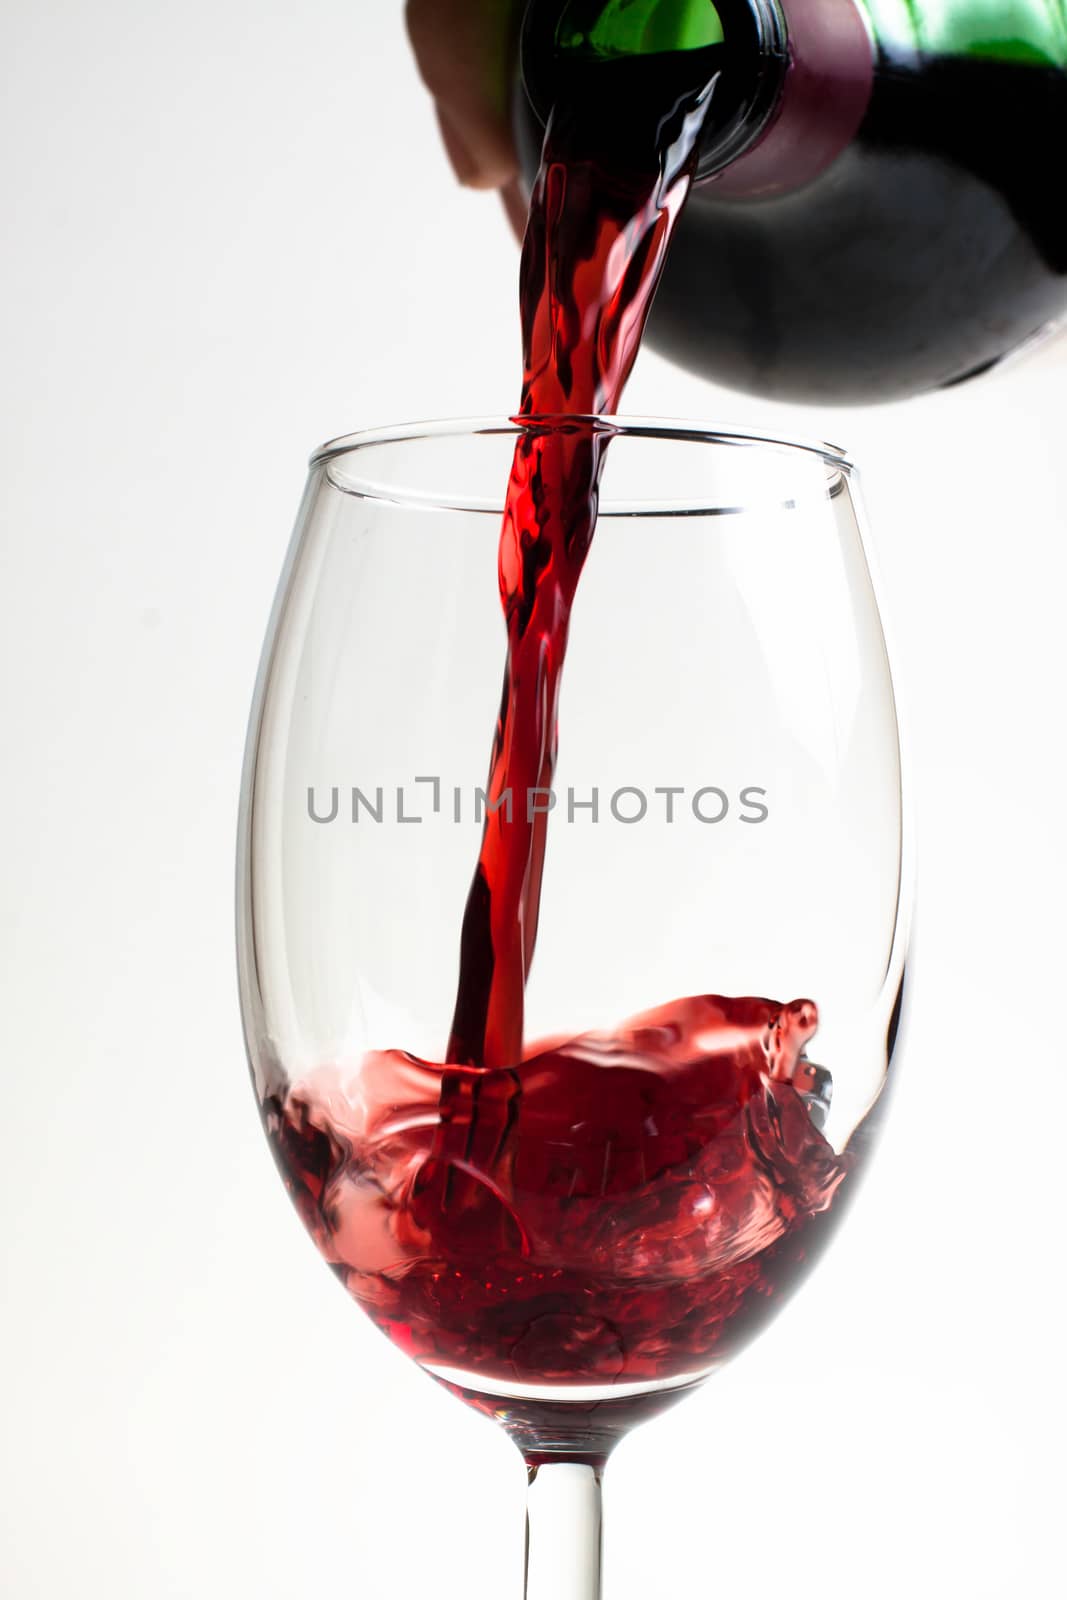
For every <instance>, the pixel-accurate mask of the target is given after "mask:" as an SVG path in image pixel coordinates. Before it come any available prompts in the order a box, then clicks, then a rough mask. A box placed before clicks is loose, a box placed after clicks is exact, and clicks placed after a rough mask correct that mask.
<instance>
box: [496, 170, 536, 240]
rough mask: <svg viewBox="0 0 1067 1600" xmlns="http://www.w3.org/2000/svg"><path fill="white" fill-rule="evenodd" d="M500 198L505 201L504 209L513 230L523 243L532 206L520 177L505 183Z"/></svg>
mask: <svg viewBox="0 0 1067 1600" xmlns="http://www.w3.org/2000/svg"><path fill="white" fill-rule="evenodd" d="M500 198H501V200H502V201H503V202H504V211H505V214H506V215H507V219H508V221H509V222H510V223H511V231H512V233H513V234H514V235H515V237H516V239H517V240H518V241H519V243H520V244H521V243H522V241H523V236H524V235H525V233H526V219H527V217H528V216H529V213H530V208H529V206H528V205H527V203H526V196H525V195H524V194H523V192H522V184H521V183H520V182H519V180H518V178H512V180H511V182H510V183H505V185H504V187H503V188H502V189H501V191H500Z"/></svg>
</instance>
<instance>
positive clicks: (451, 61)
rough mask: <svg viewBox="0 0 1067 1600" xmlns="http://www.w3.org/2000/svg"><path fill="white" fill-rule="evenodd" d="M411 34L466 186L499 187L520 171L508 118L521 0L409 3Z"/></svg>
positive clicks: (421, 0)
mask: <svg viewBox="0 0 1067 1600" xmlns="http://www.w3.org/2000/svg"><path fill="white" fill-rule="evenodd" d="M406 16H407V26H408V33H409V35H410V38H411V44H412V48H413V49H414V51H415V60H416V62H417V63H418V68H419V72H420V74H421V76H422V80H423V82H424V83H425V84H426V87H427V88H428V89H429V91H430V93H431V94H432V95H433V97H434V99H435V100H436V102H437V109H438V116H439V120H440V122H441V132H442V136H443V138H444V141H445V149H446V151H447V153H448V156H449V159H450V161H451V162H452V165H453V167H454V169H455V172H456V176H457V177H458V178H459V181H460V182H461V183H466V184H470V185H471V186H472V187H474V188H477V189H499V188H501V187H502V186H503V185H504V184H505V183H507V182H509V180H510V179H512V178H513V177H514V176H515V174H516V172H517V170H518V161H517V158H516V154H515V142H514V139H513V137H512V132H511V125H510V121H509V117H508V104H509V99H510V76H511V71H512V61H513V50H514V44H515V29H516V22H517V6H516V5H515V4H514V3H513V0H407V7H406Z"/></svg>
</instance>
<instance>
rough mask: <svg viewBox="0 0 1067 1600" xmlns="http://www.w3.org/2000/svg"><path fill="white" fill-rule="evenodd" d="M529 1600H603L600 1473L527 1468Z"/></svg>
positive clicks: (584, 1466) (571, 1467)
mask: <svg viewBox="0 0 1067 1600" xmlns="http://www.w3.org/2000/svg"><path fill="white" fill-rule="evenodd" d="M527 1470H528V1472H529V1475H530V1487H529V1491H528V1495H527V1501H526V1588H525V1590H524V1593H525V1596H526V1600H600V1556H601V1521H602V1519H601V1500H600V1480H601V1468H600V1466H599V1464H597V1465H594V1464H592V1463H589V1462H582V1461H549V1462H541V1463H540V1464H539V1465H537V1466H535V1465H533V1463H531V1462H527Z"/></svg>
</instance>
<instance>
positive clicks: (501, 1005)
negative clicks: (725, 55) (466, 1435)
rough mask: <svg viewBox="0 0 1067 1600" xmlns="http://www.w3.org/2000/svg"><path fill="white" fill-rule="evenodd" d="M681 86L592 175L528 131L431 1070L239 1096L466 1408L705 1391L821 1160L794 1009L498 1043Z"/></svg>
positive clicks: (576, 119)
mask: <svg viewBox="0 0 1067 1600" xmlns="http://www.w3.org/2000/svg"><path fill="white" fill-rule="evenodd" d="M707 66H708V61H707V59H705V58H704V57H703V55H702V53H698V55H697V56H694V57H693V58H690V59H686V60H685V61H683V62H680V63H676V64H675V67H676V68H677V75H676V76H675V77H674V78H673V79H672V78H671V76H670V73H671V72H672V71H675V67H671V66H670V64H668V65H667V66H665V67H664V76H663V78H662V81H661V93H660V95H659V97H658V99H657V110H656V114H655V115H654V116H653V115H651V114H649V113H648V111H647V108H646V111H645V112H644V113H639V112H638V111H637V110H635V111H634V113H633V114H632V115H630V116H628V117H627V118H626V123H625V129H626V132H625V139H624V140H623V141H622V143H621V145H620V144H619V143H616V144H615V145H614V146H613V159H612V162H611V164H610V165H605V163H604V160H603V154H602V146H603V125H602V124H603V120H604V114H605V108H604V106H603V105H601V104H599V103H597V102H596V100H595V98H594V99H593V100H589V99H585V100H582V101H580V102H579V103H577V104H572V105H570V106H569V108H564V109H562V110H561V111H560V112H559V113H558V114H557V115H556V116H555V117H554V118H553V120H552V122H551V124H550V127H549V132H548V137H547V140H546V145H545V152H544V158H543V161H542V165H541V170H540V174H539V176H538V180H537V184H536V187H535V190H534V197H533V202H532V206H531V214H530V222H529V228H528V232H527V236H526V243H525V247H524V252H523V262H522V296H521V298H522V326H523V352H524V364H525V374H524V384H523V394H522V407H521V415H522V418H523V419H524V421H526V422H527V424H528V425H527V426H526V427H524V428H523V431H522V433H521V435H520V437H519V441H518V444H517V447H516V450H515V456H514V462H513V466H512V470H511V477H510V482H509V485H508V495H507V509H506V512H505V516H504V525H503V532H502V537H501V543H500V563H499V568H500V591H501V598H502V602H503V607H504V613H505V617H506V621H507V639H508V654H507V665H506V672H505V678H504V689H503V695H502V700H501V709H500V716H499V720H498V724H497V728H496V736H495V739H494V742H493V749H492V759H491V765H490V777H489V782H488V785H487V792H488V795H489V809H488V813H487V818H486V823H485V831H484V837H483V840H482V846H481V851H480V854H479V857H478V863H477V868H476V872H475V876H474V881H473V885H472V888H471V891H470V897H469V900H468V904H467V908H466V913H465V917H464V922H463V928H462V938H461V948H460V971H459V983H458V991H457V998H456V1004H455V1012H454V1019H453V1024H452V1030H451V1038H450V1041H449V1044H448V1048H447V1051H445V1052H443V1054H444V1055H445V1062H444V1064H436V1063H431V1062H427V1061H421V1060H417V1059H415V1058H414V1057H413V1056H411V1055H408V1054H406V1053H404V1052H403V1051H401V1050H395V1049H393V1050H384V1051H381V1052H377V1053H372V1054H371V1055H369V1056H368V1057H367V1058H366V1059H365V1060H364V1061H363V1062H362V1063H361V1064H360V1066H359V1069H358V1071H357V1072H356V1073H355V1074H354V1075H352V1076H351V1078H350V1079H349V1078H347V1077H346V1076H345V1074H344V1073H342V1072H340V1071H339V1070H338V1069H336V1068H332V1067H330V1066H328V1065H324V1066H323V1067H322V1068H321V1069H320V1070H319V1071H318V1072H315V1073H312V1074H311V1075H310V1076H309V1077H307V1078H306V1079H304V1080H303V1081H301V1082H298V1083H295V1084H293V1085H292V1086H291V1088H290V1089H289V1091H288V1093H287V1095H286V1096H285V1098H284V1099H280V1098H278V1097H273V1098H271V1099H269V1100H268V1101H267V1103H266V1106H265V1115H266V1121H267V1128H268V1132H269V1134H270V1137H271V1140H272V1142H273V1145H274V1149H275V1151H276V1154H277V1157H278V1161H279V1164H280V1166H281V1168H282V1171H283V1173H284V1175H285V1177H286V1180H287V1182H288V1184H289V1187H290V1190H291V1192H292V1194H293V1196H294V1199H295V1201H296V1203H297V1205H298V1206H299V1208H300V1211H301V1214H302V1216H303V1218H304V1221H305V1223H306V1224H307V1226H308V1228H309V1230H310V1232H311V1233H312V1235H313V1236H314V1238H315V1239H316V1241H317V1243H318V1245H319V1248H320V1249H321V1251H322V1253H323V1255H324V1256H325V1257H326V1259H327V1260H328V1261H329V1262H331V1264H332V1265H333V1266H334V1267H335V1268H336V1270H337V1271H338V1273H339V1274H340V1276H341V1277H342V1279H343V1281H344V1282H345V1284H346V1286H347V1287H348V1289H349V1290H350V1291H351V1293H352V1294H353V1295H354V1296H355V1298H356V1299H357V1300H358V1301H359V1302H360V1304H361V1305H363V1306H364V1307H365V1308H366V1310H367V1311H368V1312H369V1313H370V1315H371V1316H372V1317H373V1318H374V1319H375V1321H376V1322H377V1323H378V1324H379V1325H380V1326H381V1327H382V1328H384V1329H385V1331H386V1332H387V1333H388V1334H389V1335H390V1336H391V1337H392V1338H393V1339H394V1340H395V1341H396V1342H397V1344H399V1345H400V1346H402V1347H403V1348H404V1349H405V1350H407V1351H409V1352H410V1353H411V1354H412V1355H413V1356H414V1357H416V1358H417V1359H418V1360H419V1361H421V1362H423V1363H425V1364H427V1365H428V1366H431V1367H433V1368H435V1369H445V1370H446V1372H447V1373H449V1374H452V1375H454V1378H455V1381H457V1382H458V1383H459V1386H460V1387H461V1388H464V1387H465V1386H466V1389H467V1390H468V1391H475V1392H476V1391H477V1386H478V1383H479V1381H481V1382H486V1383H491V1382H493V1381H496V1382H498V1383H502V1384H504V1385H507V1384H508V1383H512V1384H516V1383H517V1384H520V1385H521V1384H534V1385H574V1384H578V1383H583V1384H596V1385H617V1384H646V1385H651V1384H654V1383H657V1382H659V1381H660V1380H664V1379H678V1378H684V1377H685V1376H687V1375H695V1374H699V1373H701V1372H704V1371H706V1370H707V1369H708V1368H709V1366H710V1365H712V1364H713V1363H714V1362H716V1361H717V1360H719V1359H720V1358H722V1357H724V1356H725V1355H726V1354H728V1353H729V1352H730V1351H731V1350H732V1349H733V1348H735V1347H736V1345H737V1344H738V1342H739V1341H741V1340H743V1339H745V1338H747V1337H749V1336H750V1335H751V1333H752V1332H753V1331H754V1329H755V1328H756V1327H757V1326H759V1325H760V1323H761V1322H762V1321H763V1320H764V1319H765V1318H766V1317H767V1315H768V1314H769V1313H770V1312H771V1311H772V1309H773V1308H774V1307H775V1305H776V1303H777V1302H778V1300H779V1299H780V1296H781V1294H782V1293H783V1291H784V1290H785V1288H786V1287H787V1286H788V1284H789V1283H790V1282H791V1281H792V1279H793V1278H794V1277H795V1275H796V1273H797V1272H798V1270H800V1269H801V1268H802V1267H803V1266H804V1265H805V1264H806V1262H807V1261H809V1260H810V1257H811V1253H812V1250H813V1248H814V1246H815V1243H816V1240H817V1237H818V1235H819V1234H820V1232H821V1230H822V1228H823V1225H824V1223H825V1220H826V1218H827V1217H828V1214H829V1211H830V1207H831V1205H832V1204H833V1203H834V1201H835V1199H836V1197H837V1195H838V1193H839V1191H840V1189H841V1187H842V1184H843V1183H844V1180H845V1179H846V1177H847V1175H848V1173H849V1170H850V1158H845V1157H839V1156H838V1155H836V1154H835V1152H834V1150H833V1149H832V1148H831V1146H830V1145H829V1144H828V1143H827V1141H826V1140H825V1139H824V1138H823V1136H822V1134H821V1132H820V1131H819V1123H820V1114H821V1112H822V1111H823V1110H824V1109H825V1105H826V1102H827V1100H828V1095H829V1089H830V1084H829V1075H828V1074H827V1073H826V1072H824V1071H822V1070H821V1069H819V1068H818V1067H816V1066H814V1065H813V1064H812V1063H810V1062H809V1061H808V1060H807V1059H806V1057H805V1055H804V1047H805V1045H806V1044H807V1042H808V1040H809V1039H810V1038H811V1037H812V1035H813V1033H814V1031H815V1027H816V1022H817V1013H816V1008H815V1005H814V1004H813V1003H812V1002H811V1001H808V1000H799V1001H794V1002H793V1003H791V1004H788V1005H783V1004H781V1003H778V1002H776V1001H772V1000H767V999H723V998H718V997H715V996H712V995H704V996H700V997H697V998H692V999H683V1000H679V1001H675V1002H674V1003H672V1004H670V1005H667V1006H664V1007H662V1008H661V1009H660V1010H657V1011H653V1012H650V1013H648V1014H647V1015H645V1016H642V1017H639V1018H637V1019H636V1020H634V1021H631V1022H629V1023H626V1024H624V1025H623V1026H621V1027H617V1028H614V1029H612V1030H611V1031H607V1032H603V1033H586V1034H583V1035H581V1036H579V1037H575V1038H566V1037H564V1038H560V1039H554V1040H551V1041H545V1042H542V1043H540V1044H538V1045H534V1046H527V1045H526V1043H525V1041H524V1035H523V997H524V989H525V983H526V978H527V974H528V971H529V967H530V962H531V959H532V956H533V951H534V943H535V939H536V932H537V920H538V908H539V902H540V893H541V881H542V866H543V862H544V855H545V848H546V831H545V830H546V826H547V813H546V812H545V811H544V810H543V809H535V810H532V811H531V810H530V809H529V808H528V805H527V799H528V796H529V795H530V794H531V793H532V792H534V791H536V790H538V789H548V788H549V787H550V785H551V782H552V774H553V768H554V762H555V755H556V713H557V704H558V697H559V687H560V675H561V672H562V670H563V665H564V656H565V652H566V645H567V635H568V628H569V624H570V617H571V607H572V604H573V601H574V598H575V593H576V589H577V586H578V582H579V578H580V576H581V572H582V566H583V563H584V561H585V558H586V555H587V553H588V550H589V547H590V541H591V540H592V537H593V533H594V529H595V524H596V515H597V497H598V486H599V481H600V472H601V468H602V465H603V461H604V455H605V452H606V450H607V449H608V448H609V447H610V446H609V436H608V434H606V432H605V430H604V429H603V427H597V426H595V425H594V424H593V423H592V422H591V421H590V420H589V418H590V414H592V413H596V412H602V411H604V410H614V409H615V407H616V405H617V403H618V400H619V397H620V394H621V392H622V388H623V385H624V383H625V381H626V378H627V375H628V373H629V371H630V368H631V366H632V364H633V360H634V357H635V355H636V353H637V349H638V345H639V342H640V339H641V333H642V330H643V327H644V324H645V319H646V317H647V314H648V310H649V306H650V304H651V300H652V296H653V293H654V291H655V287H656V283H657V281H658V278H659V275H660V272H661V271H662V267H663V262H664V259H665V256H666V252H667V248H668V244H669V241H670V238H671V234H672V231H673V229H674V226H675V224H676V222H677V220H678V216H679V214H680V211H681V208H682V205H683V202H684V200H685V196H686V192H687V189H688V186H689V182H690V177H691V173H692V169H693V162H694V158H695V151H696V147H697V141H698V138H699V135H700V132H701V129H702V127H703V126H704V123H705V119H706V118H707V116H708V115H709V114H711V111H712V107H713V104H714V81H713V79H708V78H707V77H705V76H704V75H703V72H704V69H706V68H707ZM683 72H684V73H685V76H684V77H683V76H682V73H683ZM612 81H613V82H614V81H616V80H614V79H613V80H612ZM615 109H616V112H617V111H618V107H617V106H616V108H615ZM623 157H625V159H623ZM538 418H551V419H553V420H552V422H551V424H549V423H548V422H546V423H545V425H544V426H539V425H538V421H537V419H538ZM561 418H564V419H565V420H563V421H562V422H561V421H560V419H561ZM654 557H655V552H654V551H650V553H649V558H650V559H654ZM507 794H510V795H511V796H512V801H513V803H512V806H511V808H510V810H509V809H508V808H507V807H506V806H505V804H504V803H503V802H504V797H505V796H506V795H507ZM590 959H595V952H593V951H591V952H590ZM542 1420H543V1419H542ZM535 1431H536V1430H535ZM541 1432H542V1433H543V1429H542V1430H541Z"/></svg>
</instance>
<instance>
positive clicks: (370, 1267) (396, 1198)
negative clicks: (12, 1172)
mask: <svg viewBox="0 0 1067 1600" xmlns="http://www.w3.org/2000/svg"><path fill="white" fill-rule="evenodd" d="M816 1020H817V1018H816V1010H815V1007H814V1005H812V1004H811V1002H810V1001H806V1000H805V1001H796V1002H794V1003H793V1004H792V1005H789V1006H784V1007H781V1006H777V1005H775V1004H774V1003H772V1002H771V1001H767V1000H759V999H744V1000H727V999H722V998H719V997H716V996H711V995H705V996H702V997H701V998H699V999H693V1000H683V1001H679V1002H677V1003H676V1004H674V1005H670V1006H664V1007H662V1008H660V1009H659V1010H657V1011H653V1012H650V1013H648V1014H647V1015H645V1016H642V1017H638V1018H636V1019H634V1020H633V1021H631V1022H629V1023H627V1024H626V1025H625V1026H623V1027H621V1028H619V1029H617V1030H615V1031H614V1032H613V1033H610V1034H596V1033H590V1034H584V1035H581V1036H580V1037H578V1038H575V1039H570V1040H558V1041H553V1042H551V1043H546V1044H542V1045H539V1046H537V1047H535V1048H534V1049H532V1050H531V1051H530V1052H529V1054H528V1055H527V1056H526V1058H525V1059H524V1060H523V1061H522V1062H521V1063H519V1064H518V1065H517V1066H514V1067H512V1068H510V1069H498V1070H494V1071H483V1070H480V1069H477V1068H470V1067H459V1066H452V1067H441V1066H434V1065H432V1064H430V1063H428V1062H424V1061H418V1060H416V1059H415V1058H414V1057H413V1056H409V1055H405V1054H403V1053H402V1052H399V1051H386V1052H382V1053H380V1054H376V1055H371V1056H369V1057H368V1058H367V1059H366V1060H365V1062H363V1064H362V1065H361V1067H360V1069H359V1071H358V1073H356V1074H355V1075H354V1076H353V1077H352V1078H351V1079H350V1080H347V1081H346V1078H345V1076H344V1075H343V1074H342V1073H340V1072H338V1071H337V1070H336V1069H332V1068H323V1069H321V1070H320V1071H319V1072H317V1073H314V1074H312V1075H311V1076H310V1077H309V1078H308V1079H306V1080H305V1081H303V1082H301V1083H298V1084H295V1085H294V1086H293V1087H292V1089H291V1090H290V1091H289V1093H288V1095H287V1097H286V1099H285V1101H284V1103H280V1102H278V1101H277V1100H272V1101H270V1102H268V1104H267V1107H266V1117H267V1128H268V1132H269V1134H270V1136H271V1139H272V1141H273V1144H274V1148H275V1151H276V1153H277V1156H278V1160H279V1163H280V1165H281V1167H282V1170H283V1172H284V1173H285V1175H286V1178H287V1181H288V1183H289V1187H290V1191H291V1193H292V1195H293V1197H294V1199H295V1201H296V1204H297V1206H298V1208H299V1210H300V1213H301V1215H302V1217H303V1219H304V1222H305V1224H306V1225H307V1227H308V1230H309V1231H310V1233H311V1234H312V1237H313V1238H314V1239H315V1241H316V1243H317V1244H318V1246H319V1249H320V1250H321V1251H322V1254H323V1255H324V1257H325V1258H326V1260H327V1261H328V1262H330V1263H331V1264H332V1265H333V1267H334V1268H335V1270H336V1271H337V1273H338V1275H339V1276H340V1278H341V1279H342V1281H343V1282H344V1284H345V1285H346V1287H347V1288H348V1289H349V1291H350V1292H351V1293H352V1294H353V1295H354V1296H355V1298H356V1299H357V1300H358V1301H359V1303H360V1304H361V1305H362V1306H363V1307H364V1308H365V1309H366V1310H367V1311H368V1312H369V1313H370V1315H371V1316H372V1317H373V1318H374V1320H375V1321H376V1322H377V1323H378V1324H379V1326H380V1327H382V1328H383V1329H384V1330H385V1331H386V1332H387V1333H388V1334H389V1335H390V1336H391V1337H392V1338H393V1339H394V1340H395V1341H396V1342H397V1344H399V1345H400V1346H401V1347H402V1348H403V1349H404V1350H406V1351H408V1352H409V1353H410V1354H411V1355H412V1356H414V1357H415V1358H416V1359H417V1360H419V1361H421V1362H424V1363H426V1364H428V1365H431V1366H433V1367H442V1368H445V1369H448V1370H450V1371H454V1372H458V1373H462V1374H465V1375H468V1376H473V1377H475V1378H482V1379H489V1380H496V1381H497V1382H501V1383H504V1384H506V1383H507V1382H509V1381H511V1382H518V1383H523V1384H560V1385H562V1384H573V1383H586V1384H593V1383H600V1384H616V1383H637V1382H655V1381H658V1380H662V1379H667V1378H678V1377H680V1376H683V1375H685V1374H688V1373H691V1374H696V1373H699V1372H702V1371H706V1370H707V1369H708V1367H709V1366H711V1365H712V1364H714V1363H715V1362H716V1361H718V1360H720V1359H722V1358H724V1357H726V1356H727V1355H729V1354H730V1353H731V1352H732V1351H733V1350H734V1349H735V1348H736V1346H737V1345H738V1343H739V1342H743V1341H745V1340H747V1339H748V1338H750V1337H751V1336H752V1334H753V1333H754V1332H755V1331H756V1330H757V1329H758V1328H759V1327H760V1326H761V1325H762V1324H763V1322H764V1321H765V1320H766V1318H767V1317H768V1316H769V1315H770V1314H771V1313H772V1311H773V1310H774V1309H775V1308H776V1303H777V1300H778V1297H779V1295H780V1294H781V1292H782V1291H784V1290H785V1289H786V1288H787V1287H788V1286H789V1284H790V1283H791V1282H792V1280H793V1278H794V1277H795V1275H796V1274H797V1272H798V1270H799V1269H800V1268H801V1267H802V1266H803V1265H804V1264H805V1263H806V1262H807V1261H808V1259H809V1258H810V1255H811V1253H812V1250H813V1248H814V1247H815V1245H816V1243H817V1241H818V1235H819V1232H820V1230H821V1228H822V1226H823V1224H824V1222H825V1221H826V1219H827V1213H828V1212H829V1209H830V1206H831V1204H832V1203H833V1201H834V1199H835V1197H836V1196H837V1194H838V1191H839V1190H840V1187H841V1185H842V1183H843V1182H844V1180H845V1179H846V1176H847V1174H848V1172H849V1167H850V1158H849V1157H848V1156H843V1157H842V1156H837V1155H835V1153H834V1151H833V1150H832V1149H831V1147H830V1145H829V1144H828V1143H827V1142H826V1140H825V1139H824V1138H823V1137H822V1135H821V1133H820V1132H819V1131H818V1128H817V1126H816V1121H817V1120H818V1116H819V1111H820V1108H821V1106H822V1105H823V1103H824V1097H825V1094H826V1089H827V1085H826V1081H825V1080H826V1074H825V1073H824V1072H822V1071H821V1070H820V1069H819V1068H818V1067H816V1066H815V1065H814V1064H812V1063H811V1062H809V1061H808V1060H807V1059H806V1058H805V1056H804V1054H803V1050H804V1046H805V1044H806V1043H807V1041H808V1040H809V1039H810V1037H811V1036H812V1034H813V1033H814V1031H815V1026H816ZM813 1113H814V1114H813Z"/></svg>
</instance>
